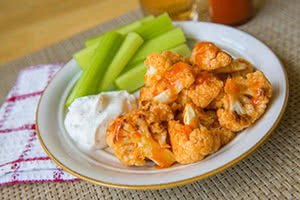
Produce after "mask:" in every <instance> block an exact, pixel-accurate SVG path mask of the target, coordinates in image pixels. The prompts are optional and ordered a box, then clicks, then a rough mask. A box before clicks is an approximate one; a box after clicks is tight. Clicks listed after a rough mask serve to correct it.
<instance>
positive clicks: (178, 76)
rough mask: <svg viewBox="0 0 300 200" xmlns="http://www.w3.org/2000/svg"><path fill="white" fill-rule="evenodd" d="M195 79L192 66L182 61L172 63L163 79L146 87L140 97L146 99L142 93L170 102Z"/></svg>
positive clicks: (153, 98) (158, 100) (161, 101)
mask: <svg viewBox="0 0 300 200" xmlns="http://www.w3.org/2000/svg"><path fill="white" fill-rule="evenodd" d="M194 81H195V78H194V75H193V71H192V67H191V66H190V65H188V64H186V63H184V62H178V63H176V64H174V65H173V66H172V67H171V68H169V69H168V71H167V72H166V73H165V75H164V77H163V79H161V80H159V81H158V82H157V83H156V84H153V85H151V86H149V87H147V88H148V89H147V90H148V91H143V92H142V96H141V97H140V98H142V99H146V98H145V96H144V95H146V94H147V97H148V98H149V97H150V96H151V98H150V99H152V100H153V101H157V102H160V103H171V102H173V101H175V100H176V98H177V96H178V94H179V93H180V92H181V91H182V90H183V89H185V88H189V87H190V86H191V85H192V84H193V82H194Z"/></svg>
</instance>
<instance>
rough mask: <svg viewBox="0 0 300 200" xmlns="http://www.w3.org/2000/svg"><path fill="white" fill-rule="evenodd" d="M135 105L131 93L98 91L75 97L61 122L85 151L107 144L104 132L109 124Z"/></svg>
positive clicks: (135, 106) (100, 147) (134, 107)
mask: <svg viewBox="0 0 300 200" xmlns="http://www.w3.org/2000/svg"><path fill="white" fill-rule="evenodd" d="M136 108H137V102H136V98H135V96H134V95H131V94H129V93H128V92H127V91H124V90H123V91H113V92H102V93H100V94H98V95H91V96H85V97H80V98H77V99H75V100H74V102H73V103H72V104H71V105H70V106H69V108H68V110H69V112H68V113H67V116H66V118H65V122H64V123H65V127H66V129H67V132H68V133H69V135H70V136H71V138H72V139H73V140H74V142H75V143H76V144H77V145H78V146H79V147H80V148H82V149H83V150H87V151H93V150H97V149H103V148H105V147H107V144H106V139H105V133H106V129H107V127H108V126H109V124H110V123H111V122H112V121H113V120H114V119H115V118H116V117H118V116H120V115H124V114H126V113H128V112H130V111H131V110H134V109H136Z"/></svg>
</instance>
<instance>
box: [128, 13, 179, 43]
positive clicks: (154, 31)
mask: <svg viewBox="0 0 300 200" xmlns="http://www.w3.org/2000/svg"><path fill="white" fill-rule="evenodd" d="M173 28H174V25H173V24H172V20H171V19H170V17H169V15H168V14H167V13H164V14H162V15H160V16H158V17H157V18H155V19H154V20H151V21H148V22H147V23H144V24H143V25H142V26H139V27H137V28H136V29H135V30H133V31H134V32H136V33H137V34H139V35H140V36H142V38H144V40H149V39H152V38H155V37H157V36H159V35H161V34H163V33H165V32H167V31H170V30H171V29H173Z"/></svg>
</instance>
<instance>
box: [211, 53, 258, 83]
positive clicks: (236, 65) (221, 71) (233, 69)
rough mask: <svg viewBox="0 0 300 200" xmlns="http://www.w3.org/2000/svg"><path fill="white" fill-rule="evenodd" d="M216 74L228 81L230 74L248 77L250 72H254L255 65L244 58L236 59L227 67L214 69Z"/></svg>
mask: <svg viewBox="0 0 300 200" xmlns="http://www.w3.org/2000/svg"><path fill="white" fill-rule="evenodd" d="M212 72H213V73H214V74H216V76H217V77H218V78H219V79H221V80H224V81H226V79H227V78H228V76H229V75H231V76H233V77H234V76H243V77H246V75H247V74H248V73H251V72H253V65H252V64H251V63H250V62H248V61H247V60H245V59H243V58H238V59H234V60H233V61H232V62H231V63H230V64H229V65H227V66H226V67H222V68H218V69H216V70H214V71H212Z"/></svg>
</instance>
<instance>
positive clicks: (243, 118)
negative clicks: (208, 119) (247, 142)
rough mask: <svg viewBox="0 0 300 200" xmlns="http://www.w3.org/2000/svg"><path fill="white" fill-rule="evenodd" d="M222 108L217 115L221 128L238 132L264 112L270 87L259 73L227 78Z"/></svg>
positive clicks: (270, 93) (269, 95)
mask: <svg viewBox="0 0 300 200" xmlns="http://www.w3.org/2000/svg"><path fill="white" fill-rule="evenodd" d="M224 91H225V96H224V97H223V99H222V103H223V106H222V108H220V109H218V111H217V115H218V119H219V122H220V124H221V126H223V127H225V128H227V129H230V130H232V131H240V130H242V129H244V128H247V127H249V126H250V125H251V124H252V123H254V122H255V121H256V120H257V119H258V118H259V117H260V116H261V115H262V114H263V113H264V111H265V109H266V107H267V103H268V102H269V99H270V98H271V96H272V86H271V84H270V83H269V81H268V80H267V78H266V77H265V75H264V74H263V73H262V72H261V71H259V70H258V71H256V72H253V73H248V74H247V75H246V78H244V77H242V76H235V77H229V78H228V79H227V81H226V84H225V88H224Z"/></svg>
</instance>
